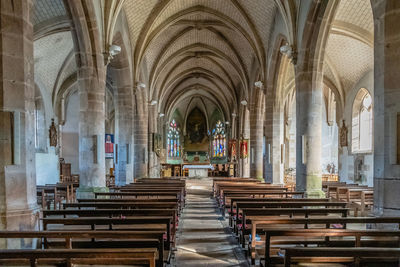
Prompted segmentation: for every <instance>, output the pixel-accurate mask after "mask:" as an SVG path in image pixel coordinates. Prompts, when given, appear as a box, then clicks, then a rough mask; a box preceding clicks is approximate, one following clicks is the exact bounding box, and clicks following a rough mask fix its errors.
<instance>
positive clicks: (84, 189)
mask: <svg viewBox="0 0 400 267" xmlns="http://www.w3.org/2000/svg"><path fill="white" fill-rule="evenodd" d="M97 56H98V58H102V55H97ZM105 74H106V68H105V66H104V64H102V63H99V64H98V65H97V66H92V65H90V66H82V67H80V68H79V70H78V86H79V97H80V112H79V170H80V174H79V189H78V197H79V198H91V197H93V196H94V195H93V192H103V191H107V190H108V189H107V188H106V171H105V143H104V138H105V81H106V75H105Z"/></svg>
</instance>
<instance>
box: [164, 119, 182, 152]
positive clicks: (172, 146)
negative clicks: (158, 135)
mask: <svg viewBox="0 0 400 267" xmlns="http://www.w3.org/2000/svg"><path fill="white" fill-rule="evenodd" d="M180 148H181V143H180V134H179V128H178V125H177V123H176V121H175V120H172V121H171V122H170V123H169V129H168V134H167V150H168V157H171V158H177V157H180V152H179V151H180Z"/></svg>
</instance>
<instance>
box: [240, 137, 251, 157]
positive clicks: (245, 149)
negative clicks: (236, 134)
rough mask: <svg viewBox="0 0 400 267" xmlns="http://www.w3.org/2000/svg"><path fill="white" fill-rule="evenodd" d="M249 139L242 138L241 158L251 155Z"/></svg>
mask: <svg viewBox="0 0 400 267" xmlns="http://www.w3.org/2000/svg"><path fill="white" fill-rule="evenodd" d="M248 143H249V139H242V140H240V158H242V159H246V158H247V157H248V156H249V153H248Z"/></svg>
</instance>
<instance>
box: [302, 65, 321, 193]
mask: <svg viewBox="0 0 400 267" xmlns="http://www.w3.org/2000/svg"><path fill="white" fill-rule="evenodd" d="M315 75H317V74H315ZM318 76H319V77H322V76H321V75H318ZM321 112H322V80H319V81H318V82H313V72H311V71H307V72H297V75H296V190H298V191H305V192H306V194H307V196H308V197H321V196H323V195H324V193H323V192H322V170H321V125H322V116H321Z"/></svg>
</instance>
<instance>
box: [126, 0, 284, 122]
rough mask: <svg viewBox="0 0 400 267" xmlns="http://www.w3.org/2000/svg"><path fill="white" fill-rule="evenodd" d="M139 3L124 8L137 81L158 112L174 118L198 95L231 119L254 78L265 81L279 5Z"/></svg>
mask: <svg viewBox="0 0 400 267" xmlns="http://www.w3.org/2000/svg"><path fill="white" fill-rule="evenodd" d="M134 2H135V3H134V4H133V3H132V1H125V2H124V4H123V8H124V11H125V13H126V14H127V20H128V23H129V27H130V32H131V44H132V47H133V48H134V59H133V62H134V69H135V80H136V81H137V82H143V83H145V84H146V86H147V88H148V90H149V91H148V93H149V100H157V101H158V108H157V110H158V112H160V113H165V114H173V112H174V108H176V107H177V106H178V102H179V101H183V100H184V99H188V98H190V97H193V96H194V95H196V96H197V97H198V98H204V99H206V98H207V99H208V100H209V101H214V102H215V105H216V106H218V108H219V109H220V110H221V112H222V113H223V114H224V116H225V118H226V119H229V118H230V114H231V113H232V112H234V110H236V109H237V107H238V104H239V102H240V101H241V100H242V99H246V100H249V99H250V95H251V90H252V88H253V87H254V82H255V81H254V77H260V79H261V80H263V79H264V73H265V65H266V59H265V54H266V52H265V51H266V49H267V45H268V40H269V35H270V31H271V27H272V22H273V19H274V16H275V12H276V7H275V6H276V3H275V1H266V0H263V1H247V0H229V1H228V0H221V1H207V0H166V1H160V2H158V3H155V2H154V1H147V0H146V1H134ZM144 2H146V3H144ZM138 6H140V9H139V10H138V9H137V7H138ZM139 13H140V14H139ZM144 14H147V17H146V19H144ZM140 17H142V19H141V20H140V22H139V21H138V18H140ZM143 20H145V21H146V22H145V23H141V22H143ZM261 36H262V37H261ZM142 77H148V80H147V81H143V80H140V79H143V78H142Z"/></svg>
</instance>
